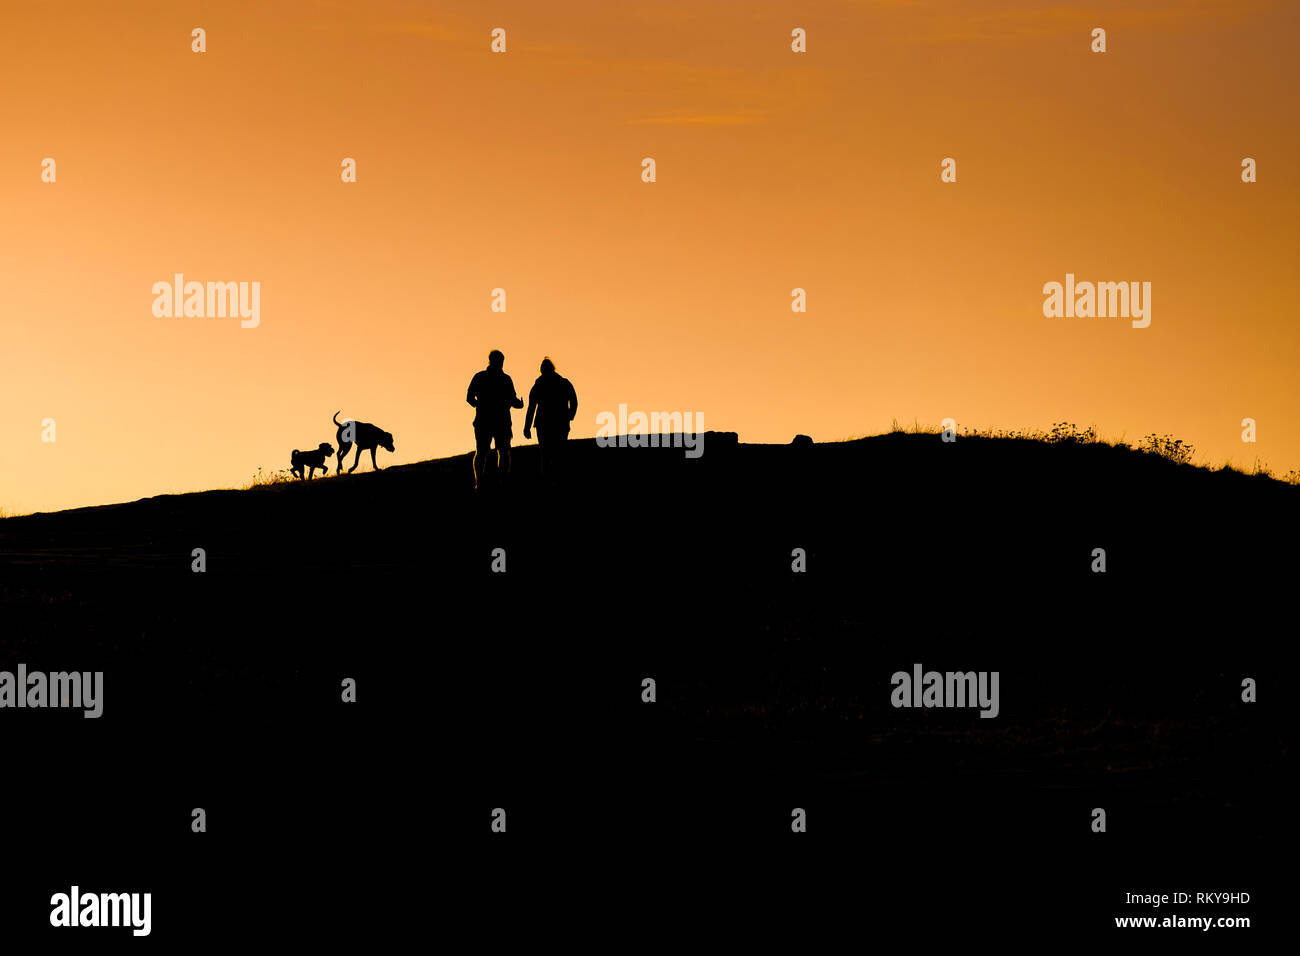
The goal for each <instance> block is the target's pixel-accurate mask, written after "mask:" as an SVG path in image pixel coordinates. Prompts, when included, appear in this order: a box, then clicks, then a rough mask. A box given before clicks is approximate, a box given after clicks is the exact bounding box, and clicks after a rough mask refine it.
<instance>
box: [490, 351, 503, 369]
mask: <svg viewBox="0 0 1300 956" xmlns="http://www.w3.org/2000/svg"><path fill="white" fill-rule="evenodd" d="M505 364H506V355H505V353H504V352H502V351H501V350H500V349H493V350H492V351H491V352H489V353H488V368H502V367H503V366H504V365H505Z"/></svg>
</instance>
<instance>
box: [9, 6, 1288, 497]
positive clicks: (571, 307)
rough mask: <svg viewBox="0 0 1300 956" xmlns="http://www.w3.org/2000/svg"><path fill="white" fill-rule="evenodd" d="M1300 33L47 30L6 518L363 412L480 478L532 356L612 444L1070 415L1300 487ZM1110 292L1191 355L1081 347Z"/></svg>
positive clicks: (1030, 24)
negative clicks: (498, 298) (1145, 312)
mask: <svg viewBox="0 0 1300 956" xmlns="http://www.w3.org/2000/svg"><path fill="white" fill-rule="evenodd" d="M1298 11H1300V5H1297V4H1294V3H1282V2H1277V3H1273V2H1259V0H1154V2H1151V0H1100V2H1090V3H1082V2H1070V0H1066V2H1050V3H1049V2H1042V3H1038V2H1030V0H1019V2H1004V0H988V2H983V0H949V2H938V0H930V2H926V0H922V2H916V3H906V2H902V0H878V2H870V0H863V2H857V3H849V2H828V0H817V2H807V3H799V2H780V3H777V2H766V0H748V2H740V0H726V2H723V0H654V2H647V3H644V4H640V3H611V2H608V0H591V2H565V0H557V2H550V3H537V2H482V3H468V2H465V3H431V2H405V0H404V2H390V0H367V2H364V3H353V2H342V0H339V2H325V0H318V2H305V0H300V2H288V0H283V2H281V0H277V2H274V3H267V2H163V0H159V2H155V3H135V2H124V3H115V4H106V3H103V2H101V0H94V2H89V0H76V2H64V3H59V4H5V5H4V6H3V9H2V11H0V130H3V134H4V135H3V144H2V145H0V402H2V408H0V440H2V441H3V447H4V451H5V457H6V461H5V465H4V467H3V469H2V470H0V508H3V509H4V510H5V511H7V512H19V513H22V512H28V511H37V510H55V509H60V508H67V507H75V506H80V505H89V504H99V503H107V502H113V501H124V500H130V499H134V498H139V497H142V496H147V495H153V494H160V493H167V492H180V491H192V490H201V489H206V488H218V487H232V486H241V485H244V484H246V483H247V482H248V481H249V480H250V478H251V477H252V475H253V473H254V472H255V471H256V470H257V469H258V467H259V466H260V467H261V468H263V469H266V470H274V469H279V468H285V467H287V466H288V458H289V452H290V450H291V449H293V448H303V449H306V448H311V447H314V446H315V445H316V444H318V443H319V442H321V441H328V442H331V443H333V442H334V426H333V424H332V423H331V421H330V416H331V415H332V414H333V413H334V411H335V410H336V409H341V410H342V416H341V417H348V416H352V417H355V418H358V419H361V420H364V421H370V422H375V423H376V424H379V425H381V426H382V427H383V428H385V429H387V430H389V431H391V432H392V433H393V434H394V436H395V438H396V448H397V453H396V454H395V455H388V454H387V453H385V452H382V451H381V452H380V464H381V465H387V464H400V463H404V462H412V461H419V460H423V459H426V458H431V457H440V456H445V455H451V454H458V453H462V452H465V451H468V450H470V449H471V448H472V445H473V432H472V429H471V426H470V423H471V420H472V418H473V409H471V408H470V407H469V406H468V405H466V404H465V389H466V385H467V384H468V382H469V379H470V377H471V376H472V375H473V373H474V372H475V371H477V370H478V369H480V368H483V367H484V365H485V364H486V356H487V352H488V351H489V350H490V349H492V348H499V349H501V350H502V351H504V352H505V354H506V371H507V372H509V373H510V374H511V375H512V376H513V377H514V380H515V383H516V386H517V387H518V388H519V389H520V391H521V392H525V391H526V389H527V387H528V386H529V385H530V384H531V382H532V381H533V379H534V378H535V377H536V375H537V367H538V363H539V361H540V360H541V358H542V356H543V355H550V356H551V357H552V358H553V359H554V360H555V363H556V365H557V367H558V369H559V371H560V372H561V374H564V375H566V376H568V377H569V378H570V379H571V380H572V381H573V383H574V385H575V386H576V388H577V392H578V398H579V403H580V404H579V413H578V419H577V421H576V422H575V427H574V432H573V435H574V437H585V436H590V435H593V434H595V431H596V416H597V415H598V414H599V413H600V412H602V411H614V410H616V409H617V408H618V406H619V405H620V404H626V405H627V406H628V407H629V409H631V410H644V411H683V412H696V413H701V414H702V415H703V421H704V426H705V427H706V428H709V429H717V430H728V431H736V432H738V433H739V435H740V439H741V441H754V442H759V441H767V442H788V441H789V440H790V439H791V437H793V436H794V435H795V434H796V433H806V434H809V435H811V436H812V437H813V438H814V439H816V440H818V441H829V440H834V439H839V438H845V437H850V436H856V435H862V434H872V433H877V432H881V431H885V430H887V429H888V428H889V426H890V423H891V420H892V419H895V418H896V419H898V420H899V421H900V422H904V423H906V424H909V425H910V424H911V423H912V422H913V420H919V421H920V422H921V423H923V424H932V425H938V424H939V422H940V421H941V420H942V419H944V418H947V417H951V418H953V419H955V420H956V421H957V422H958V423H959V425H965V426H970V427H1003V428H1014V427H1049V426H1050V425H1051V424H1052V423H1053V422H1057V421H1063V420H1064V421H1072V422H1076V423H1078V424H1080V425H1087V424H1092V425H1095V426H1096V427H1097V429H1098V431H1099V433H1100V434H1101V436H1102V437H1104V438H1109V439H1112V440H1118V439H1120V438H1124V439H1125V440H1127V441H1130V442H1136V441H1137V440H1139V439H1140V438H1141V437H1142V436H1144V435H1146V434H1147V433H1149V432H1161V433H1165V432H1168V433H1172V434H1174V435H1176V436H1178V437H1180V438H1182V439H1184V440H1185V441H1188V442H1191V443H1192V444H1194V445H1195V446H1196V448H1197V450H1198V452H1197V457H1196V461H1197V462H1199V463H1202V464H1205V463H1209V464H1214V465H1219V464H1222V463H1223V462H1224V461H1225V460H1227V459H1231V460H1232V461H1233V462H1234V463H1236V464H1237V465H1238V466H1244V467H1250V466H1252V465H1253V464H1254V462H1255V460H1256V458H1259V459H1261V460H1263V461H1264V462H1267V463H1268V464H1269V465H1271V466H1272V468H1273V470H1274V471H1275V472H1277V473H1282V472H1286V471H1288V470H1290V469H1297V468H1300V420H1298V419H1297V416H1298V415H1300V385H1298V384H1297V371H1298V370H1300V327H1298V323H1297V319H1298V316H1297V309H1296V305H1295V298H1296V285H1295V284H1296V279H1297V275H1298V274H1300V269H1298V267H1300V255H1298V254H1300V151H1298V150H1297V146H1298V145H1300V124H1297V122H1296V120H1297V117H1300V56H1297V54H1296V51H1295V41H1296V37H1297V35H1298V29H1297V28H1298V27H1300V12H1298ZM195 27H202V28H203V29H205V30H206V33H207V38H206V41H207V52H205V53H201V54H200V53H194V52H192V51H191V42H192V41H191V30H192V29H194V28H195ZM495 27H501V28H503V29H505V30H506V36H507V52H506V53H504V54H496V53H493V52H492V51H491V49H490V44H491V36H490V34H491V31H492V29H493V28H495ZM796 27H802V28H803V29H805V30H806V31H807V46H808V51H807V53H803V54H796V53H793V52H792V51H791V48H790V44H791V30H792V29H794V28H796ZM1095 27H1102V28H1104V29H1105V30H1106V31H1107V47H1108V49H1107V52H1105V53H1103V54H1097V53H1093V52H1091V50H1090V45H1091V43H1092V40H1091V36H1090V33H1091V31H1092V30H1093V28H1095ZM46 157H51V158H53V159H54V160H55V161H56V164H57V167H56V169H57V181H56V182H54V183H45V182H42V181H41V172H42V160H43V159H44V158H46ZM344 157H353V158H355V159H356V161H357V180H358V181H357V182H356V183H352V184H346V183H343V182H342V181H341V179H340V172H341V166H340V164H341V161H342V160H343V158H344ZM643 157H653V158H654V159H655V161H656V163H657V181H656V182H654V183H645V182H642V179H641V161H642V159H643ZM944 157H953V158H955V159H956V161H957V182H956V183H942V182H941V181H940V162H941V160H942V159H943V158H944ZM1244 157H1252V158H1254V159H1255V160H1256V161H1257V163H1258V182H1256V183H1253V184H1246V183H1243V182H1242V181H1241V162H1242V159H1243V158H1244ZM178 272H179V273H183V274H184V275H185V277H186V279H187V280H196V281H200V282H208V281H248V282H252V281H257V282H260V283H261V314H260V325H259V326H258V327H257V328H254V329H244V328H241V327H240V322H239V320H238V319H237V318H183V317H182V318H157V317H155V316H154V314H153V311H152V304H153V301H154V295H153V293H152V291H151V289H152V286H153V284H154V283H155V282H159V281H166V282H170V281H171V279H172V277H173V275H174V274H175V273H178ZM1066 273H1073V274H1075V276H1076V277H1077V279H1078V280H1079V281H1083V280H1092V281H1098V280H1100V281H1126V282H1128V281H1138V282H1142V281H1147V282H1150V283H1151V285H1152V302H1151V305H1152V322H1151V325H1150V327H1149V328H1146V329H1134V328H1132V327H1131V326H1130V323H1129V321H1128V320H1126V319H1115V318H1107V319H1099V318H1046V317H1044V315H1043V300H1044V294H1043V291H1042V288H1043V285H1044V283H1047V282H1051V281H1057V282H1061V281H1063V280H1064V278H1065V275H1066ZM497 287H501V288H504V289H505V290H506V294H507V306H508V311H506V312H505V313H495V312H492V311H491V309H490V305H491V301H492V290H493V289H494V288H497ZM796 287H800V288H803V289H805V290H806V292H807V303H808V310H807V312H806V313H794V312H792V311H791V308H790V303H791V290H792V289H794V288H796ZM1247 417H1249V418H1254V419H1255V420H1256V422H1257V423H1258V442H1257V443H1256V444H1245V443H1243V442H1242V441H1241V431H1242V427H1241V422H1242V419H1243V418H1247ZM47 418H52V419H54V420H55V423H56V435H57V440H56V441H55V442H53V443H49V442H43V441H42V440H41V435H42V422H43V420H45V419H47ZM522 419H523V413H522V412H518V413H516V415H515V436H516V441H517V442H522V440H523V439H522V425H523V421H522ZM367 458H368V456H367ZM363 467H364V468H365V469H368V468H369V462H368V460H367V461H366V463H365V465H364V466H363ZM467 480H468V479H467Z"/></svg>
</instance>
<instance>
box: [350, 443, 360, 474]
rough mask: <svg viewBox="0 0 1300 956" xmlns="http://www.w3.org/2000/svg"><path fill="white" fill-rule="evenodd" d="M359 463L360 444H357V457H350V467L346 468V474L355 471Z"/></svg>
mask: <svg viewBox="0 0 1300 956" xmlns="http://www.w3.org/2000/svg"><path fill="white" fill-rule="evenodd" d="M359 464H361V446H360V445H358V446H357V457H355V458H353V459H352V467H351V468H349V469H348V474H349V475H350V474H352V473H353V472H354V471H356V470H357V465H359Z"/></svg>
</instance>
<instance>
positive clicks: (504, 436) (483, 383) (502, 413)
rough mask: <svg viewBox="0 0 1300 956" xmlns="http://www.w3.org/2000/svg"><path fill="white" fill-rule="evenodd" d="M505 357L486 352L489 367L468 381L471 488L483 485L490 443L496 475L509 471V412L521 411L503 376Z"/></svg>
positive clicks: (511, 385)
mask: <svg viewBox="0 0 1300 956" xmlns="http://www.w3.org/2000/svg"><path fill="white" fill-rule="evenodd" d="M505 364H506V357H505V355H504V354H503V353H501V352H500V351H498V350H497V349H493V350H492V351H491V352H489V353H488V367H487V368H485V369H484V370H483V371H481V372H477V373H475V375H474V377H473V378H472V379H470V382H469V390H468V391H467V392H466V393H465V401H467V402H469V403H470V404H471V405H473V406H474V408H475V409H477V411H476V412H475V415H474V487H475V488H481V487H482V486H483V473H484V472H485V471H486V470H487V463H488V457H487V456H488V455H490V454H492V443H493V442H496V447H497V474H498V475H500V476H502V477H504V476H505V475H507V474H509V472H510V439H511V437H512V433H511V430H510V409H512V408H523V407H524V400H523V399H522V398H520V397H519V396H518V395H516V394H515V383H514V382H512V381H511V380H510V376H509V375H507V374H506V373H505V369H504V366H505Z"/></svg>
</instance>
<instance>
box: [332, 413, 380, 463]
mask: <svg viewBox="0 0 1300 956" xmlns="http://www.w3.org/2000/svg"><path fill="white" fill-rule="evenodd" d="M339 411H342V409H339ZM334 424H335V425H337V426H338V428H339V431H338V436H337V437H338V443H339V467H338V470H337V471H335V474H339V473H341V472H342V471H343V459H345V458H347V456H348V451H349V450H350V449H351V448H352V446H353V445H356V446H357V457H356V458H354V459H353V461H352V467H351V468H349V469H348V474H349V475H350V474H352V473H353V472H354V471H356V470H357V465H359V464H361V452H362V451H369V452H370V464H371V466H372V467H373V468H374V469H375V471H383V469H382V468H380V467H379V463H378V462H376V461H375V451H376V449H379V448H383V449H386V450H387V451H389V452H392V451H393V436H392V435H391V434H390V433H389V432H386V431H384V430H383V429H382V428H380V427H379V426H378V425H372V424H370V423H369V422H358V421H353V420H352V419H350V418H347V419H344V420H343V421H339V413H338V412H335V413H334Z"/></svg>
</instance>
